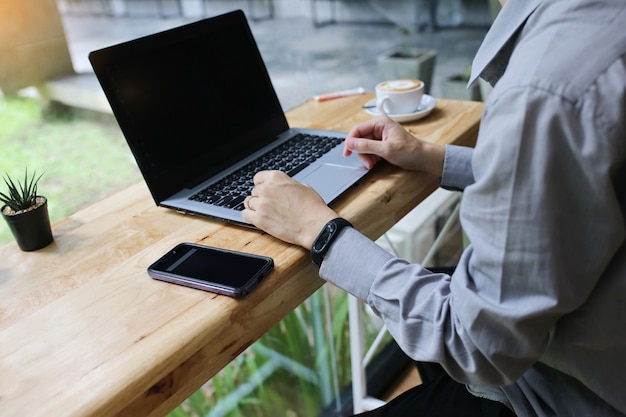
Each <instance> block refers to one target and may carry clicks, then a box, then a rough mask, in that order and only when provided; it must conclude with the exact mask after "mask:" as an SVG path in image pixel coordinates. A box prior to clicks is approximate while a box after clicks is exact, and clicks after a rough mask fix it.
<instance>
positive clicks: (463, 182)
mask: <svg viewBox="0 0 626 417" xmlns="http://www.w3.org/2000/svg"><path fill="white" fill-rule="evenodd" d="M473 154H474V149H472V148H468V147H466V146H456V145H446V155H445V157H444V161H443V174H442V175H441V179H440V185H441V187H442V188H446V189H449V190H456V191H463V190H464V189H465V187H467V186H468V185H471V184H473V183H474V174H473V172H472V155H473Z"/></svg>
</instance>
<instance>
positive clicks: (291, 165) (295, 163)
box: [189, 133, 343, 210]
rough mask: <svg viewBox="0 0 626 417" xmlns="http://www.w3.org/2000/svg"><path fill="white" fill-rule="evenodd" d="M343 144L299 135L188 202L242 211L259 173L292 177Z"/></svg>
mask: <svg viewBox="0 0 626 417" xmlns="http://www.w3.org/2000/svg"><path fill="white" fill-rule="evenodd" d="M342 141H343V140H342V139H341V138H332V137H327V136H317V135H308V134H303V133H300V134H297V135H295V136H294V137H293V138H291V139H289V140H288V141H286V142H284V143H283V144H281V145H280V146H278V147H276V148H275V149H272V150H271V151H270V152H268V153H266V154H264V155H262V156H260V157H259V158H258V159H255V160H254V161H252V162H250V163H248V164H246V165H244V166H243V167H241V168H239V169H238V170H236V171H234V172H233V173H231V174H229V175H227V176H226V177H224V178H223V179H221V180H220V181H218V182H216V183H214V184H211V185H209V186H208V187H206V188H204V189H202V190H201V191H199V192H197V193H196V194H194V195H192V196H191V197H189V199H190V200H194V201H199V202H202V203H207V204H212V205H216V206H221V207H227V208H232V209H235V210H243V209H244V206H243V200H244V199H245V198H246V196H248V195H250V192H251V191H252V188H253V187H254V182H253V177H254V174H256V173H257V172H258V171H264V170H279V171H283V172H285V173H286V174H287V175H289V176H290V177H293V176H294V175H296V174H297V173H298V172H300V171H302V170H303V169H304V168H306V167H307V166H309V165H311V164H312V163H313V162H315V161H316V160H317V159H319V158H321V157H322V156H323V155H324V154H325V153H327V152H328V151H330V150H331V149H332V148H334V147H335V146H337V145H338V144H339V143H341V142H342Z"/></svg>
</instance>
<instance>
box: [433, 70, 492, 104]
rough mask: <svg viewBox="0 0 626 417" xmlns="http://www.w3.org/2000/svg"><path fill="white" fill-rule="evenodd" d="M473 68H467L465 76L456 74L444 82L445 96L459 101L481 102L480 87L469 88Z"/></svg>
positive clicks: (476, 85)
mask: <svg viewBox="0 0 626 417" xmlns="http://www.w3.org/2000/svg"><path fill="white" fill-rule="evenodd" d="M471 70H472V68H471V67H467V68H466V69H465V72H464V73H463V74H455V75H452V76H450V77H448V78H446V79H445V80H444V82H443V85H442V87H443V96H444V97H446V98H452V99H457V100H471V101H481V100H482V96H481V93H480V86H479V85H478V84H475V85H472V86H471V87H470V88H467V83H468V82H469V79H470V74H471Z"/></svg>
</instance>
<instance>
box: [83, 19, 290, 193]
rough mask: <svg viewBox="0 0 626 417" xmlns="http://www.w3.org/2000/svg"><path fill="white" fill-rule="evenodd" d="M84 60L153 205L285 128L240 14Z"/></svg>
mask: <svg viewBox="0 0 626 417" xmlns="http://www.w3.org/2000/svg"><path fill="white" fill-rule="evenodd" d="M90 60H91V63H92V66H93V67H94V70H95V72H96V75H97V77H98V79H99V81H100V83H101V85H102V87H103V89H104V91H105V94H106V95H107V98H108V100H109V102H110V103H111V107H112V109H113V112H114V114H115V116H116V118H117V120H118V123H119V124H120V127H121V129H122V131H123V133H124V135H125V137H126V140H127V142H128V144H129V146H130V148H131V150H132V152H133V154H134V156H135V159H136V160H137V163H138V165H139V168H140V169H141V171H142V174H143V176H144V178H145V179H146V182H147V184H148V186H149V187H150V190H151V192H152V195H153V197H154V198H155V200H156V202H157V203H159V202H160V201H162V200H163V199H165V198H167V197H170V196H171V195H172V194H173V193H175V192H177V191H180V190H181V189H182V188H183V186H187V187H192V186H194V185H196V184H197V183H199V182H200V181H201V180H204V179H207V178H209V177H210V176H212V175H214V174H216V173H217V172H219V171H220V170H222V169H224V168H225V167H228V166H229V165H230V164H231V163H232V162H233V161H235V160H238V159H240V158H241V157H242V156H243V155H247V154H249V153H252V152H254V151H256V150H258V149H260V148H261V147H263V146H265V145H266V144H267V143H269V142H270V141H271V140H273V139H275V136H276V135H278V134H279V133H281V132H282V131H284V130H286V129H287V127H288V126H287V121H286V120H285V117H284V114H283V111H282V108H281V106H280V103H279V101H278V99H277V97H276V93H275V91H274V89H273V87H272V84H271V81H270V79H269V76H268V74H267V70H266V68H265V64H264V63H263V60H262V58H261V55H260V53H259V51H258V48H257V45H256V42H255V41H254V38H253V37H252V33H251V32H250V28H249V26H248V24H247V21H246V19H245V16H244V15H243V13H242V12H240V11H237V12H233V13H229V14H226V15H222V16H218V17H216V18H212V19H206V20H203V21H200V22H196V23H192V24H189V25H186V26H182V27H180V28H176V29H172V30H169V31H165V32H161V33H158V34H156V35H151V36H148V37H145V38H141V39H137V40H135V41H131V42H127V43H123V44H120V45H116V46H113V47H110V48H106V49H102V50H99V51H94V52H92V53H91V54H90Z"/></svg>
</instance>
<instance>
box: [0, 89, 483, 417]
mask: <svg viewBox="0 0 626 417" xmlns="http://www.w3.org/2000/svg"><path fill="white" fill-rule="evenodd" d="M371 97H372V96H371V95H360V96H354V97H346V98H342V99H337V100H333V101H327V102H322V103H318V102H314V101H312V102H308V103H305V104H304V105H302V106H300V107H297V108H295V109H293V110H291V111H289V112H288V114H287V116H288V119H289V121H290V123H291V125H292V126H299V127H312V128H326V129H334V130H341V131H347V130H349V128H350V127H351V126H352V125H353V124H354V123H355V122H357V121H360V120H364V119H366V118H368V117H370V116H369V115H368V114H367V113H366V112H365V111H364V110H362V109H361V106H362V105H363V104H364V103H365V102H366V101H368V100H369V99H371ZM482 108H483V106H482V104H481V103H476V102H461V101H452V100H443V99H440V100H439V101H438V104H437V107H436V109H435V110H434V111H433V113H431V115H429V116H428V117H427V118H426V119H423V120H422V121H418V122H415V123H410V124H406V125H405V126H406V128H407V129H408V130H410V131H411V132H413V133H414V134H416V135H418V136H419V137H422V138H425V139H428V140H431V141H434V142H438V143H455V144H461V145H468V146H471V145H473V143H474V141H475V138H476V136H477V132H478V124H479V120H480V117H481V113H482ZM436 186H437V179H436V178H434V177H432V176H428V175H425V174H422V173H417V172H406V171H402V170H400V169H397V168H395V167H393V166H391V165H389V164H382V165H381V166H378V167H376V168H375V169H374V170H373V171H372V172H370V173H369V174H368V175H367V176H366V177H365V178H364V179H363V180H362V181H361V182H360V183H359V184H357V185H356V186H355V187H354V188H352V189H351V190H350V191H349V192H348V193H347V194H345V195H344V196H342V197H341V198H340V199H339V200H337V201H335V202H334V203H333V208H335V209H336V210H337V211H338V212H339V213H340V214H341V215H342V216H344V217H346V218H348V219H349V220H350V221H351V222H352V223H353V224H354V225H355V227H357V228H358V229H359V230H361V231H362V232H363V233H365V234H366V235H367V236H369V237H371V238H373V239H375V238H378V237H379V236H381V235H382V234H383V233H384V232H385V231H386V230H388V229H389V228H390V227H391V226H392V225H393V224H394V223H395V222H397V221H398V220H399V219H400V218H402V217H403V216H404V215H405V214H406V213H408V212H409V211H410V210H411V209H412V208H413V207H415V206H416V205H417V204H418V203H419V202H420V201H421V200H423V199H424V198H425V197H426V196H428V195H429V194H430V193H431V192H432V191H433V190H434V189H435V188H436ZM53 233H54V237H55V241H54V243H52V244H51V245H50V246H49V247H47V248H45V249H42V250H39V251H37V252H28V253H26V252H21V251H20V250H19V249H18V248H17V245H16V244H15V243H12V244H8V245H5V246H3V247H0V260H1V261H0V262H1V264H0V415H2V416H29V417H33V416H114V415H126V416H144V415H153V416H162V415H166V414H167V413H168V412H170V411H171V410H172V409H174V408H175V407H176V406H177V405H178V404H180V403H181V402H182V401H183V400H184V399H185V398H187V397H188V396H189V395H191V394H192V393H193V392H194V391H195V390H197V389H198V388H199V387H200V386H201V385H202V384H203V383H205V382H206V381H208V380H209V379H210V378H211V377H212V376H213V375H215V374H216V373H217V372H218V371H219V370H220V369H221V368H223V367H224V366H225V365H227V364H228V363H229V362H230V361H231V360H233V359H234V358H235V357H236V356H237V355H239V354H240V353H241V352H242V351H244V350H245V349H246V348H247V347H248V346H250V345H251V344H252V343H253V342H254V341H255V340H257V339H258V338H259V337H260V336H262V335H263V334H264V333H265V332H266V331H267V330H269V329H270V328H271V327H272V326H273V325H275V324H276V323H277V322H279V321H280V320H281V319H282V318H283V317H284V316H286V315H287V314H288V313H289V312H291V311H292V310H293V309H294V308H296V307H297V306H298V305H299V304H300V303H301V302H302V301H304V300H305V299H306V298H307V297H309V296H310V295H311V294H312V293H313V292H314V291H316V290H317V289H318V288H319V287H320V286H321V285H322V284H323V281H322V280H321V279H319V278H318V275H317V269H316V268H314V267H313V266H312V265H311V262H310V260H309V254H308V252H307V251H305V250H304V249H301V248H298V247H295V246H291V245H288V244H285V243H283V242H281V241H279V240H277V239H275V238H273V237H271V236H269V235H266V234H264V233H261V232H259V231H255V230H251V229H246V228H241V227H237V226H232V225H226V224H223V223H220V222H217V221H211V220H207V219H203V218H199V217H190V216H185V215H181V214H177V213H175V212H173V211H171V210H167V209H164V208H160V207H156V206H155V205H154V202H153V200H152V198H151V197H150V195H149V193H148V190H147V188H146V186H145V184H144V183H143V182H142V183H139V184H137V185H134V186H131V187H130V188H128V189H126V190H123V191H121V192H119V193H117V194H115V195H113V196H110V197H109V198H106V199H104V200H102V201H100V202H98V203H96V204H94V205H93V206H90V207H88V208H85V209H83V210H80V211H78V212H77V213H75V214H73V215H71V216H69V217H67V218H65V219H63V220H61V221H59V222H57V223H55V224H54V225H53ZM183 241H189V242H199V243H202V244H207V245H213V246H218V247H224V248H231V249H235V250H242V251H246V252H252V253H257V254H261V255H268V256H271V257H272V258H274V261H275V263H276V267H275V270H274V271H273V272H272V273H271V275H269V276H268V277H267V279H265V280H264V281H263V282H262V284H261V285H260V286H259V287H258V288H257V289H255V290H254V291H253V292H252V293H251V294H250V295H248V296H247V297H245V298H244V299H242V300H239V301H237V300H234V299H232V298H229V297H225V296H218V295H214V294H211V293H207V292H203V291H198V290H193V289H189V288H185V287H180V286H176V285H172V284H167V283H163V282H159V281H156V280H153V279H150V278H149V277H148V275H147V273H146V268H147V266H148V265H149V264H150V263H152V262H153V261H154V260H156V259H157V258H158V257H159V256H160V255H161V254H163V253H164V252H166V251H167V250H168V249H170V248H171V247H172V246H174V245H175V244H177V243H179V242H183Z"/></svg>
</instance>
